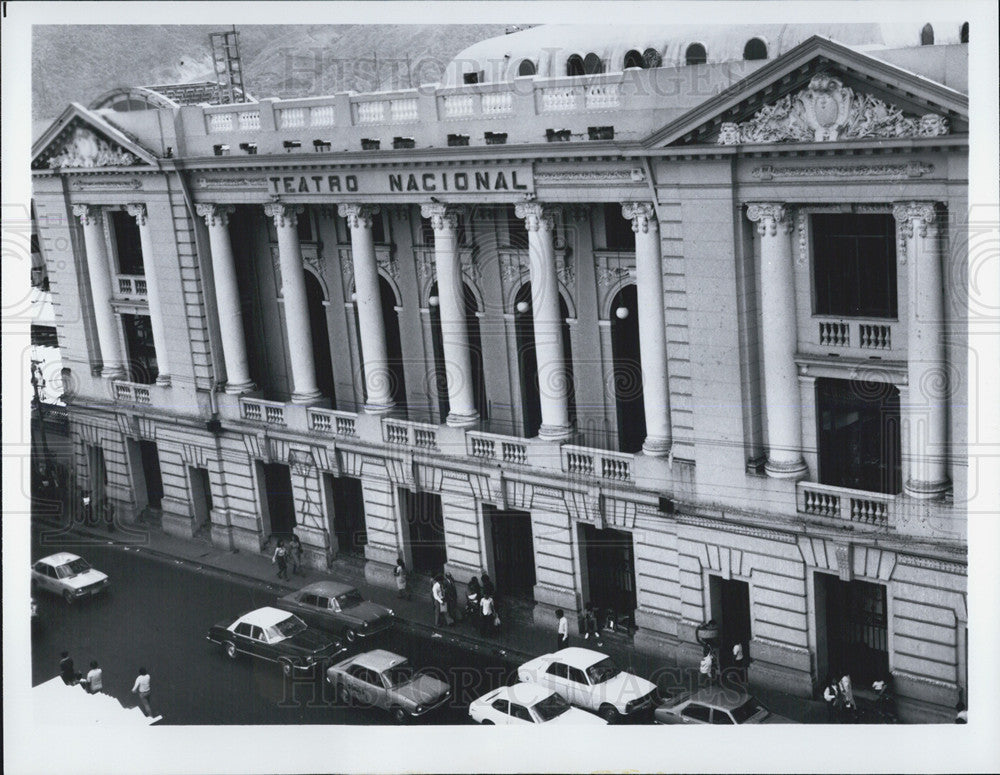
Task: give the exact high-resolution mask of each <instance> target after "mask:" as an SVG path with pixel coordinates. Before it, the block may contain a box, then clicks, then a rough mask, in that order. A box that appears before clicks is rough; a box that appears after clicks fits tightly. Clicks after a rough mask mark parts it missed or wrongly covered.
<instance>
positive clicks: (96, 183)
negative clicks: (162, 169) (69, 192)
mask: <svg viewBox="0 0 1000 775" xmlns="http://www.w3.org/2000/svg"><path fill="white" fill-rule="evenodd" d="M69 187H70V188H72V189H73V190H74V191H121V190H122V189H123V188H124V189H133V190H137V189H140V188H142V181H141V180H139V178H125V177H116V178H115V179H112V180H80V179H79V178H76V179H74V180H73V181H71V182H70V184H69Z"/></svg>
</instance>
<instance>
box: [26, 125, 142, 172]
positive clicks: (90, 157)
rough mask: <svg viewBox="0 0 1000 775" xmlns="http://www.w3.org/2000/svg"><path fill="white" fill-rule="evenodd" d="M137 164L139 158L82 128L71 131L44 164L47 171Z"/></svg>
mask: <svg viewBox="0 0 1000 775" xmlns="http://www.w3.org/2000/svg"><path fill="white" fill-rule="evenodd" d="M138 163H139V158H138V157H137V156H136V155H135V154H134V153H130V152H129V151H126V150H125V149H124V148H121V147H119V146H117V145H115V144H113V143H111V142H109V141H108V140H105V139H104V138H103V137H101V136H100V135H98V134H96V133H95V132H92V131H91V130H90V129H86V128H84V127H82V126H80V127H77V128H76V129H75V130H74V131H73V135H72V137H70V138H69V140H68V141H67V142H66V143H65V144H64V145H63V146H62V148H60V149H59V150H58V151H56V152H55V153H54V154H52V155H51V156H49V158H48V160H47V162H46V164H48V166H49V169H60V168H66V167H70V168H77V169H89V168H93V167H131V166H132V165H134V164H138Z"/></svg>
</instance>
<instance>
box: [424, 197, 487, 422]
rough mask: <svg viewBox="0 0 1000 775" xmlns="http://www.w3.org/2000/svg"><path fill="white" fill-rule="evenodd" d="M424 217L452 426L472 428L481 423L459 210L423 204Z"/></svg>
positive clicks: (441, 205)
mask: <svg viewBox="0 0 1000 775" xmlns="http://www.w3.org/2000/svg"><path fill="white" fill-rule="evenodd" d="M420 214H421V215H423V216H424V218H430V220H431V225H432V226H433V227H434V262H435V265H436V266H437V287H438V304H439V309H440V311H441V341H442V345H443V348H444V361H445V374H446V376H447V379H448V406H449V407H450V408H449V411H448V419H447V423H448V425H452V426H455V427H459V428H461V427H468V426H470V425H475V424H476V422H477V421H478V420H479V410H478V409H476V399H475V393H474V391H473V383H472V354H471V351H470V349H469V332H468V327H467V326H466V323H465V289H464V286H463V285H462V266H461V264H460V261H459V256H458V235H457V229H458V211H457V210H456V209H455V208H452V207H448V206H447V205H443V204H430V205H423V206H422V207H421V208H420Z"/></svg>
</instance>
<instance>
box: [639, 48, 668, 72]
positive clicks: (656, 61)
mask: <svg viewBox="0 0 1000 775" xmlns="http://www.w3.org/2000/svg"><path fill="white" fill-rule="evenodd" d="M642 61H643V64H644V65H645V66H646V67H647V68H650V67H660V66H661V65H662V64H663V55H662V54H660V52H659V51H657V50H656V49H655V48H647V49H646V50H645V51H643V52H642Z"/></svg>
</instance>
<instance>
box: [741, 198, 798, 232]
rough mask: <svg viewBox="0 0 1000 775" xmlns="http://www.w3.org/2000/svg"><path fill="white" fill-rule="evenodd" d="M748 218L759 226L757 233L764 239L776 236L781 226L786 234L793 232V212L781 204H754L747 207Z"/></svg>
mask: <svg viewBox="0 0 1000 775" xmlns="http://www.w3.org/2000/svg"><path fill="white" fill-rule="evenodd" d="M747 218H749V219H750V220H751V221H753V222H754V223H756V224H757V233H758V234H760V236H762V237H763V236H765V235H767V234H769V235H770V236H772V237H773V236H775V235H776V234H777V233H778V225H779V224H780V225H781V228H782V231H783V232H784V233H785V234H791V231H792V219H791V212H789V210H788V208H787V207H785V205H784V204H781V203H777V202H754V203H753V204H751V205H748V206H747Z"/></svg>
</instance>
